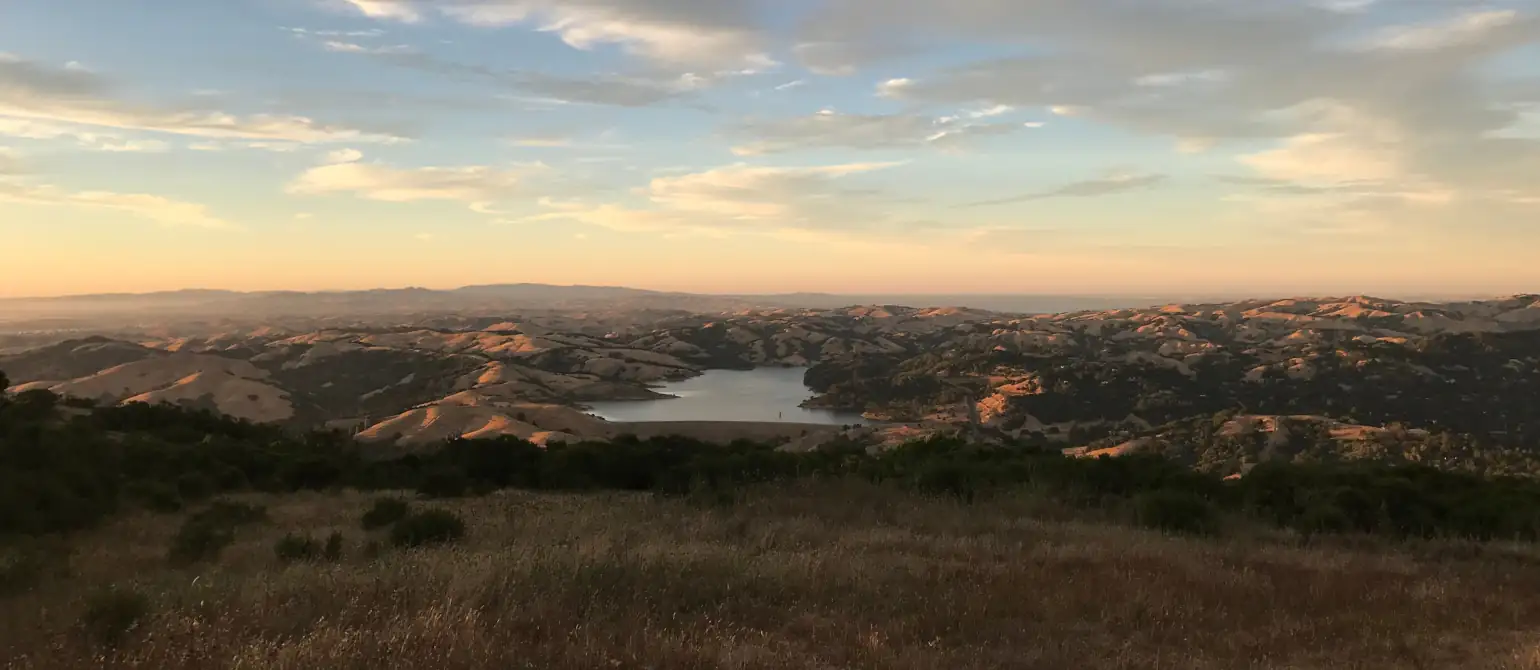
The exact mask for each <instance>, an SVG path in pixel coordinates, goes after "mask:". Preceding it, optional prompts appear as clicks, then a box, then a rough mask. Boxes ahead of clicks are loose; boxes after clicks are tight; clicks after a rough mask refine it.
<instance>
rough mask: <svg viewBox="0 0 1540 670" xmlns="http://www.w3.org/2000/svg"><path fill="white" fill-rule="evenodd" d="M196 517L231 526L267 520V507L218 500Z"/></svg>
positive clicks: (195, 517)
mask: <svg viewBox="0 0 1540 670" xmlns="http://www.w3.org/2000/svg"><path fill="white" fill-rule="evenodd" d="M193 518H194V519H197V520H199V521H205V522H209V523H213V524H216V525H221V526H229V527H231V528H234V527H237V526H245V525H248V524H253V523H261V522H263V521H267V508H266V507H262V506H260V505H249V504H247V503H242V502H232V501H229V500H216V501H214V503H213V504H211V505H209V507H208V509H205V510H203V511H201V512H198V513H197V514H194V515H193Z"/></svg>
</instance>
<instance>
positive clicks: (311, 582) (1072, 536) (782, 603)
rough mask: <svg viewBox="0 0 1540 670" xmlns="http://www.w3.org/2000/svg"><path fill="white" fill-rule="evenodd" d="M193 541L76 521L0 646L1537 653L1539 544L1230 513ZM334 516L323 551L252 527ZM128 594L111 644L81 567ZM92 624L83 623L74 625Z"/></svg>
mask: <svg viewBox="0 0 1540 670" xmlns="http://www.w3.org/2000/svg"><path fill="white" fill-rule="evenodd" d="M249 500H252V501H255V502H259V503H262V504H266V505H268V514H269V517H270V521H269V523H267V524H265V525H258V526H251V527H246V528H243V529H242V530H241V531H240V534H239V535H238V536H237V541H236V542H235V544H234V545H232V546H230V547H228V548H227V549H226V550H225V551H224V552H223V555H222V556H221V558H220V559H219V560H218V561H217V562H215V563H212V564H204V565H200V566H195V567H191V568H173V567H170V566H169V565H168V564H167V562H166V558H165V554H166V547H167V545H168V542H169V540H170V537H171V536H172V534H173V533H174V532H175V530H176V528H177V526H178V524H179V522H180V517H176V516H150V515H139V516H133V517H129V518H125V519H122V520H120V521H118V522H115V523H113V524H112V525H110V526H108V527H105V528H103V529H100V530H98V531H93V532H91V533H88V534H84V535H81V536H79V537H78V538H75V539H74V540H73V543H74V545H75V551H74V555H73V557H72V558H71V560H70V562H69V574H68V576H58V575H55V576H48V577H45V578H43V579H42V581H41V582H40V583H39V584H38V585H37V586H36V587H35V588H33V589H31V590H29V591H26V592H23V593H20V594H15V595H11V596H8V597H5V598H4V599H3V600H0V665H3V666H5V667H9V668H153V669H165V670H179V669H192V668H200V669H201V668H243V669H257V668H285V669H293V670H316V669H323V668H324V669H331V668H339V669H357V670H383V669H390V668H403V669H404V668H433V669H444V670H455V669H461V668H542V669H546V668H549V669H553V670H564V669H571V670H593V669H596V668H599V669H602V668H670V669H671V668H743V669H750V668H765V669H772V668H773V669H786V670H793V669H794V670H817V669H821V668H830V669H832V668H895V669H906V670H919V669H932V668H934V669H938V670H965V669H969V668H1045V669H1059V668H1129V669H1132V668H1181V669H1189V668H1190V669H1204V668H1214V669H1219V668H1223V669H1234V668H1299V669H1305V668H1363V669H1365V670H1389V669H1394V668H1408V669H1423V668H1472V669H1484V668H1491V669H1498V668H1512V669H1517V668H1540V553H1531V552H1530V551H1529V550H1527V549H1523V548H1519V547H1506V546H1495V545H1488V546H1477V545H1462V544H1451V543H1417V544H1390V543H1382V542H1377V541H1370V540H1367V539H1362V540H1359V539H1352V538H1349V539H1338V540H1333V541H1331V542H1330V543H1327V544H1321V543H1316V544H1313V545H1312V546H1301V544H1300V542H1299V541H1298V540H1297V539H1295V538H1292V537H1290V536H1287V535H1282V534H1276V533H1271V532H1262V531H1256V530H1248V529H1246V528H1243V527H1241V528H1232V529H1230V530H1229V531H1228V532H1227V533H1225V534H1224V535H1223V536H1222V537H1220V538H1217V539H1188V538H1178V537H1168V536H1163V535H1160V534H1158V533H1152V532H1148V531H1143V530H1135V529H1131V528H1128V527H1124V526H1120V525H1117V524H1114V523H1102V522H1093V521H1089V520H1086V519H1083V518H1082V519H1079V520H1076V519H1070V518H1067V517H1066V516H1065V515H1063V514H1059V513H1055V512H1054V510H1053V509H1052V508H1051V507H1049V506H1046V505H1043V504H1039V503H1035V502H1034V501H1032V500H1028V499H1019V500H1003V501H991V502H989V503H983V504H979V505H975V506H964V505H959V504H955V503H951V502H947V501H941V500H933V499H927V498H922V497H917V496H913V495H907V494H902V493H897V492H893V491H889V490H885V489H880V488H875V487H871V486H865V485H857V484H807V485H797V486H792V487H778V488H774V489H767V490H761V491H755V492H752V493H749V494H747V495H746V496H745V498H744V499H743V500H742V501H740V502H739V503H738V504H735V505H730V506H705V505H697V504H691V503H689V502H686V501H679V500H655V499H653V498H652V497H650V496H647V495H623V494H585V495H552V494H532V493H517V492H505V493H500V494H497V495H494V496H490V497H486V498H479V499H470V500H463V501H450V502H433V503H414V504H415V505H417V506H419V507H424V506H436V507H446V508H450V509H453V510H455V511H456V512H458V513H459V514H460V515H461V516H462V517H464V518H465V520H466V521H467V524H468V526H469V533H468V535H467V537H466V538H465V539H464V540H463V541H461V542H460V543H458V544H456V545H453V546H449V547H443V548H435V549H416V550H404V549H392V548H385V549H382V550H379V551H377V552H376V551H370V550H369V549H368V548H367V545H368V544H369V543H370V542H371V541H378V538H377V537H376V536H375V535H371V534H368V533H365V532H364V531H363V530H361V529H360V526H359V518H360V516H361V514H362V513H363V511H364V510H365V509H366V508H367V507H368V506H369V504H370V502H371V500H372V498H371V497H369V496H364V495H362V494H339V495H321V494H315V495H296V496H285V497H280V498H250V499H249ZM334 530H336V531H341V532H342V533H343V534H344V536H345V538H346V544H345V555H344V557H343V558H342V559H341V560H340V561H339V562H324V561H320V562H302V563H296V564H288V565H285V564H283V563H282V562H280V561H279V560H278V559H277V558H276V557H275V554H274V550H273V547H274V544H275V542H276V541H277V540H278V539H279V538H281V537H283V536H284V535H285V534H286V533H289V532H294V531H299V532H308V533H311V534H314V535H317V536H325V535H326V534H327V533H330V532H332V531H334ZM109 586H115V587H117V588H118V589H119V590H120V591H124V590H131V591H134V592H138V593H142V594H143V595H144V596H145V597H146V599H147V603H148V607H147V608H146V609H145V614H144V616H143V617H142V618H140V619H138V621H137V623H136V624H134V625H133V626H132V627H131V630H128V631H127V633H126V635H125V636H124V637H123V639H122V640H121V641H120V642H118V643H117V644H116V645H112V644H107V643H104V642H103V641H102V640H101V639H98V637H95V636H93V635H92V633H91V630H92V629H93V627H94V626H96V625H98V624H91V623H88V622H89V620H90V617H89V616H88V615H87V613H88V612H89V611H91V610H92V609H93V603H94V602H98V601H99V600H100V599H101V598H102V596H101V595H99V594H100V593H102V590H103V589H105V588H107V587H109ZM83 622H87V623H83Z"/></svg>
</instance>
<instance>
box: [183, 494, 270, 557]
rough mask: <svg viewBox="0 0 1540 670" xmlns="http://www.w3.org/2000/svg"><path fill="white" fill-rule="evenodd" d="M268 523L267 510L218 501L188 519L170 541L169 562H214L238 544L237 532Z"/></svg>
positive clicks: (244, 504) (254, 506) (243, 504)
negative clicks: (263, 522)
mask: <svg viewBox="0 0 1540 670" xmlns="http://www.w3.org/2000/svg"><path fill="white" fill-rule="evenodd" d="M266 520H267V508H266V507H260V506H256V505H248V504H246V503H239V502H230V501H227V500H218V501H215V502H214V503H213V504H212V505H209V506H208V508H206V509H204V510H202V511H200V512H198V513H196V514H193V515H192V516H189V517H187V520H186V521H183V522H182V527H181V528H180V529H178V530H177V533H176V536H174V537H172V538H171V550H170V552H169V555H168V558H170V560H171V562H172V563H175V564H178V565H189V564H192V563H198V562H202V561H212V560H214V559H216V558H218V557H219V552H221V551H223V550H224V548H225V547H228V546H230V544H231V543H232V542H235V529H236V528H238V527H240V526H245V525H249V524H253V523H259V522H262V521H266Z"/></svg>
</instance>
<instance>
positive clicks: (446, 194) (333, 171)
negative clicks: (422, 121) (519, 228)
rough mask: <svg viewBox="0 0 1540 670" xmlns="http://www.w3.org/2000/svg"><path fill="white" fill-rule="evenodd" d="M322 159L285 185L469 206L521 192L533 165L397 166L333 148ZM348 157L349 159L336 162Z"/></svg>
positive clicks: (303, 190) (294, 190)
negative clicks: (509, 166) (495, 166)
mask: <svg viewBox="0 0 1540 670" xmlns="http://www.w3.org/2000/svg"><path fill="white" fill-rule="evenodd" d="M335 154H341V155H330V156H327V158H326V161H327V162H326V163H324V164H322V165H318V166H316V167H312V168H310V169H308V170H306V171H305V172H304V173H302V174H300V175H299V177H297V178H296V179H294V180H293V181H292V182H290V183H289V185H288V187H287V191H288V192H289V193H291V194H295V195H326V194H350V195H353V196H356V197H359V198H364V199H366V200H378V201H381V202H398V203H401V202H418V201H424V200H449V201H457V202H463V203H466V204H467V205H470V206H473V207H475V206H478V205H482V204H483V203H489V202H495V201H498V200H501V199H504V198H507V197H509V196H510V195H514V194H516V193H518V192H519V189H520V184H521V182H522V181H523V179H524V178H525V177H526V176H528V175H529V174H530V173H531V172H533V171H534V170H535V168H523V169H503V168H494V167H490V166H484V165H474V166H463V167H420V168H398V167H392V166H389V165H383V164H379V163H364V162H358V160H359V159H360V158H362V156H361V155H358V154H357V152H353V151H351V150H344V151H343V152H335ZM342 158H351V159H352V160H350V161H346V162H343V161H340V160H339V159H342Z"/></svg>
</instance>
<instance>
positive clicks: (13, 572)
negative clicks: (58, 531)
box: [0, 540, 70, 597]
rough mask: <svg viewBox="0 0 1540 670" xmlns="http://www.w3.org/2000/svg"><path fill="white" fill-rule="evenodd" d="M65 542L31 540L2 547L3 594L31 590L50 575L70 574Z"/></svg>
mask: <svg viewBox="0 0 1540 670" xmlns="http://www.w3.org/2000/svg"><path fill="white" fill-rule="evenodd" d="M69 562H70V548H69V545H68V544H66V543H64V542H48V541H41V540H35V541H29V542H19V543H16V544H11V545H9V546H3V547H0V597H4V596H10V595H16V594H19V593H25V592H27V591H30V590H32V589H33V588H34V587H36V586H37V585H38V584H39V583H41V582H42V581H43V580H44V579H45V578H47V577H49V576H60V577H62V576H67V575H68V574H69Z"/></svg>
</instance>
